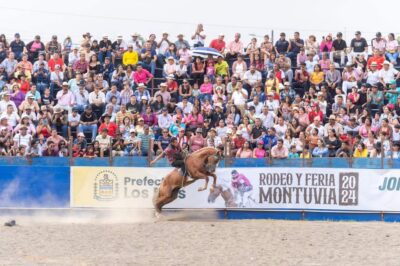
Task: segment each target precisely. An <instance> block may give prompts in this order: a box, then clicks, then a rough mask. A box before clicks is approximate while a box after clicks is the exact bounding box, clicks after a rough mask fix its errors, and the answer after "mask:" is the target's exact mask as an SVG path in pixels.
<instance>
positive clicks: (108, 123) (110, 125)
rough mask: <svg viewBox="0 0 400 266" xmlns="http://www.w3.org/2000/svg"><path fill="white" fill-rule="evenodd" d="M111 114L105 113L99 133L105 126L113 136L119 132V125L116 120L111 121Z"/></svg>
mask: <svg viewBox="0 0 400 266" xmlns="http://www.w3.org/2000/svg"><path fill="white" fill-rule="evenodd" d="M110 119H111V116H110V115H109V114H105V115H104V116H103V123H102V124H101V125H100V127H99V133H101V132H102V131H103V129H104V128H106V129H107V130H108V135H109V136H110V137H112V138H114V137H115V134H116V133H117V125H116V124H115V123H114V122H111V121H110Z"/></svg>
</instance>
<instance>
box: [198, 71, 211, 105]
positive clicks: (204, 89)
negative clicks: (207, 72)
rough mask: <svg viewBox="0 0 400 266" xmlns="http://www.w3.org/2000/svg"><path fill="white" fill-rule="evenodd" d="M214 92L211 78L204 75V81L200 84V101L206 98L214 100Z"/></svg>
mask: <svg viewBox="0 0 400 266" xmlns="http://www.w3.org/2000/svg"><path fill="white" fill-rule="evenodd" d="M212 92H213V85H212V83H211V82H210V79H209V78H208V77H207V76H205V77H204V83H203V84H201V86H200V93H201V94H200V97H199V98H200V101H202V102H203V101H204V100H205V99H208V100H209V101H210V102H211V100H212Z"/></svg>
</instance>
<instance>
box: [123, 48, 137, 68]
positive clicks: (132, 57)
mask: <svg viewBox="0 0 400 266" xmlns="http://www.w3.org/2000/svg"><path fill="white" fill-rule="evenodd" d="M138 61H139V56H138V53H137V52H136V51H135V50H133V45H132V44H129V45H128V51H126V52H125V53H124V55H123V56H122V64H124V66H127V65H136V64H137V62H138Z"/></svg>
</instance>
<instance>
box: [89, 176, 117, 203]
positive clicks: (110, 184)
mask: <svg viewBox="0 0 400 266" xmlns="http://www.w3.org/2000/svg"><path fill="white" fill-rule="evenodd" d="M117 197H118V177H117V175H116V174H114V173H113V172H112V171H108V170H105V171H101V172H100V173H98V174H97V175H96V179H95V182H94V198H95V199H97V200H101V201H108V200H114V199H116V198H117Z"/></svg>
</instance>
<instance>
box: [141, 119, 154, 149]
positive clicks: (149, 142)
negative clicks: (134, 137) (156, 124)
mask: <svg viewBox="0 0 400 266" xmlns="http://www.w3.org/2000/svg"><path fill="white" fill-rule="evenodd" d="M138 138H139V144H138V145H139V154H140V155H141V156H148V155H154V135H153V133H151V132H150V128H149V126H148V125H144V126H143V133H139V135H138Z"/></svg>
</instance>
